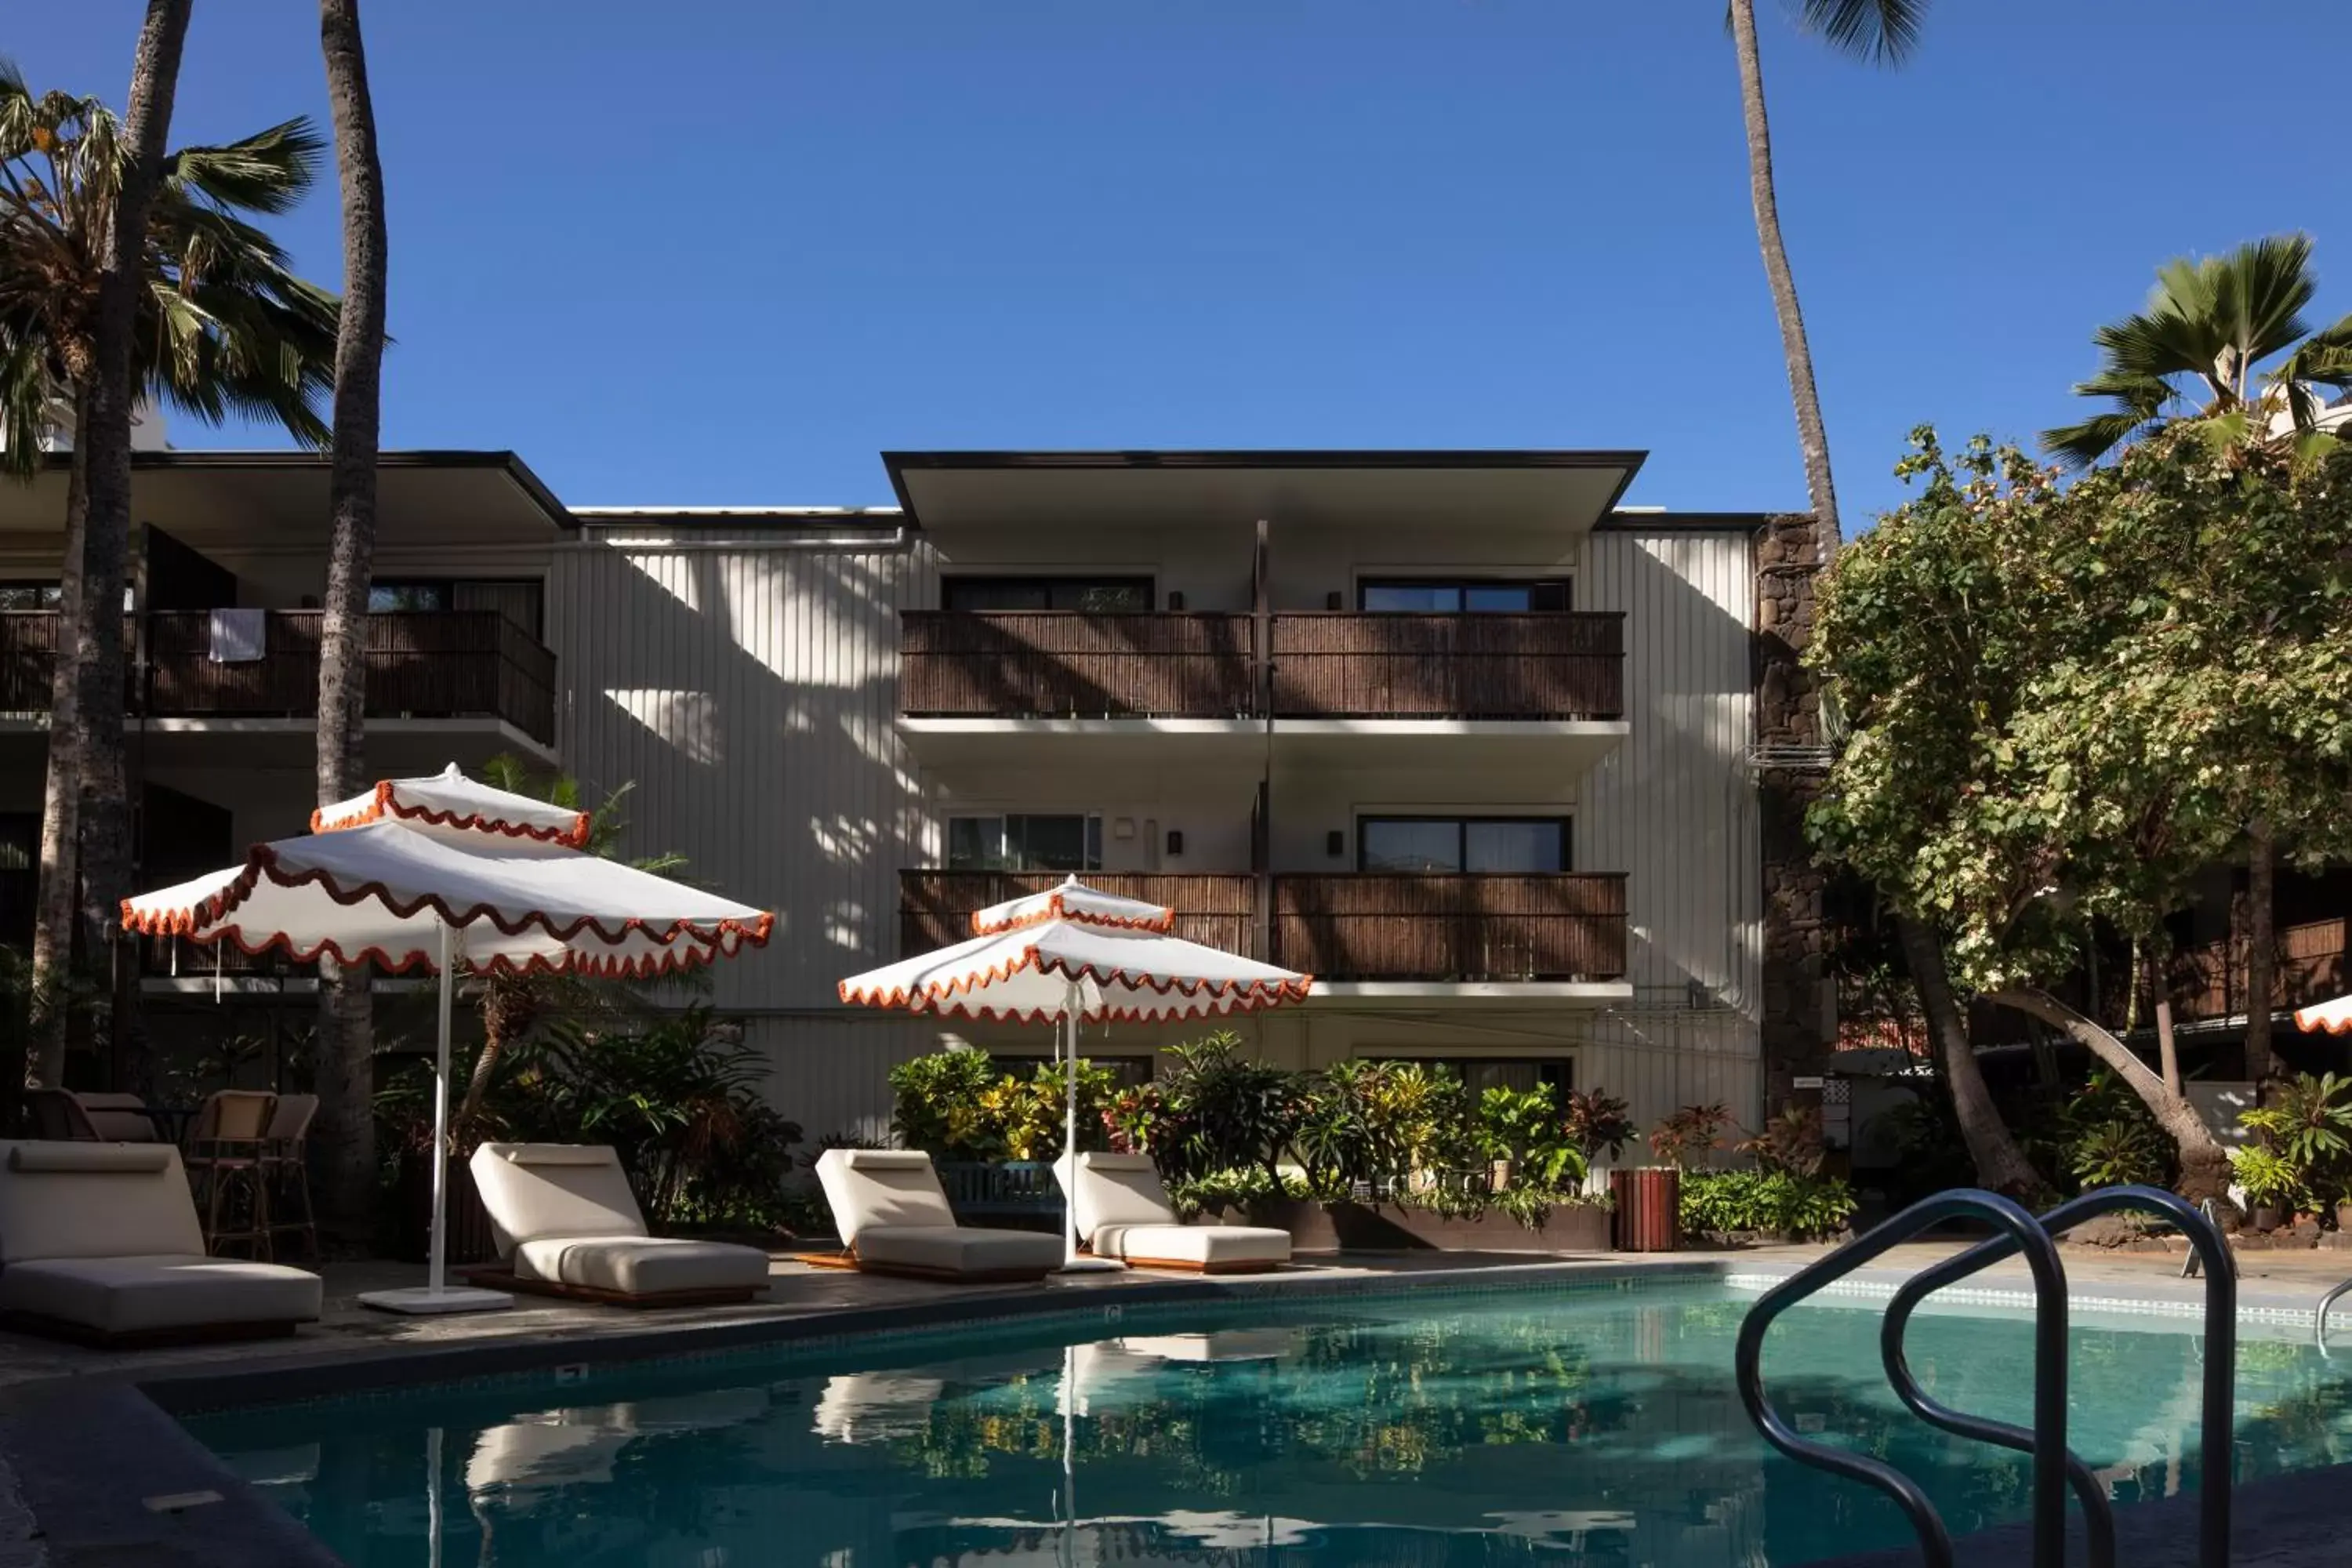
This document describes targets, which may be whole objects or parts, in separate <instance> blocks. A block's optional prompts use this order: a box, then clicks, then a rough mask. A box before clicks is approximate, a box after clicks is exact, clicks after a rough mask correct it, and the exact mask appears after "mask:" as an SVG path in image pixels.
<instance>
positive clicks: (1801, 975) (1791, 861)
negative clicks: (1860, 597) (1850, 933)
mask: <svg viewBox="0 0 2352 1568" xmlns="http://www.w3.org/2000/svg"><path fill="white" fill-rule="evenodd" d="M1818 533H1819V531H1818V530H1817V529H1816V528H1815V526H1814V522H1813V518H1812V516H1811V513H1805V512H1801V513H1794V514H1790V515H1786V516H1780V517H1775V518H1772V519H1770V520H1769V521H1767V522H1766V523H1765V525H1764V527H1763V528H1762V529H1761V530H1759V531H1758V533H1757V536H1756V662H1755V679H1756V742H1755V744H1756V763H1757V781H1756V782H1757V790H1758V795H1759V806H1760V812H1761V816H1762V828H1763V849H1764V997H1763V1017H1762V1037H1763V1047H1764V1098H1765V1105H1766V1108H1767V1109H1768V1110H1772V1109H1776V1108H1778V1107H1779V1106H1780V1104H1782V1103H1783V1102H1784V1101H1786V1100H1788V1099H1789V1098H1790V1087H1791V1086H1790V1079H1791V1078H1793V1077H1794V1076H1795V1075H1796V1074H1798V1073H1800V1072H1805V1071H1811V1070H1818V1065H1817V1058H1820V1057H1821V1056H1822V1054H1823V1053H1825V1052H1826V1051H1827V1050H1828V1049H1829V1047H1830V1043H1831V1039H1832V1035H1833V1034H1834V1031H1835V1021H1834V1019H1833V1018H1832V1005H1831V1002H1830V993H1829V991H1828V989H1827V972H1826V969H1825V966H1824V960H1823V954H1822V943H1823V939H1824V937H1825V935H1826V916H1825V912H1824V900H1825V894H1826V889H1827V882H1828V879H1827V877H1826V876H1825V875H1824V874H1823V873H1822V871H1821V870H1819V869H1818V868H1815V867H1814V865H1813V863H1812V854H1811V850H1810V849H1809V848H1808V847H1807V846H1806V843H1805V808H1806V806H1807V805H1809V804H1811V801H1812V799H1813V797H1814V796H1815V795H1817V794H1818V793H1819V791H1820V789H1821V787H1822V776H1823V773H1824V769H1825V765H1826V761H1827V754H1828V753H1827V751H1826V746H1827V735H1826V732H1825V731H1824V729H1823V726H1822V709H1821V689H1820V682H1819V681H1818V680H1817V679H1815V678H1814V676H1813V674H1812V672H1811V670H1808V669H1806V668H1804V667H1803V664H1802V662H1801V660H1802V658H1803V656H1804V651H1805V648H1806V647H1807V646H1808V645H1809V644H1810V643H1811V641H1812V636H1813V587H1814V581H1815V577H1816V574H1818V573H1819V572H1820V570H1821V566H1822V556H1821V550H1820V541H1819V538H1818Z"/></svg>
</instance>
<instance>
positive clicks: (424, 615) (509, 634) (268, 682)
mask: <svg viewBox="0 0 2352 1568" xmlns="http://www.w3.org/2000/svg"><path fill="white" fill-rule="evenodd" d="M323 620H324V614H323V612H321V611H318V610H272V611H270V612H269V618H268V626H267V627H266V630H265V635H264V637H263V645H262V646H263V650H264V651H263V655H262V657H261V658H257V659H252V660H247V661H240V662H236V663H215V662H214V660H213V658H212V657H211V655H212V633H211V617H210V616H209V615H208V614H207V613H206V612H205V611H202V610H193V611H191V610H168V611H157V612H155V613H153V614H151V615H149V616H147V617H146V621H147V626H146V658H147V663H146V671H145V674H144V677H143V679H142V678H141V677H140V676H139V675H138V672H137V671H136V670H134V671H133V672H132V678H131V679H130V680H129V681H127V682H126V688H125V689H126V690H127V692H128V693H129V697H130V703H131V710H133V711H135V712H142V713H151V714H156V715H162V716H169V717H177V718H213V717H231V716H245V717H254V718H261V717H269V718H295V719H299V718H308V717H310V716H311V715H312V714H315V713H316V712H317V711H318V709H319V641H320V631H321V623H322V622H323ZM136 630H137V628H136V627H135V626H134V627H133V628H131V632H129V633H126V635H125V638H124V641H125V645H126V647H130V646H134V645H135V642H136V637H135V633H136ZM56 658H57V616H55V614H53V613H52V612H49V611H22V610H20V611H9V612H7V613H5V614H0V711H5V712H14V713H46V712H47V711H48V709H49V681H50V672H51V671H52V669H53V668H55V665H56ZM362 658H363V659H364V660H365V662H366V681H367V712H368V716H369V717H370V718H404V717H406V718H420V719H425V718H429V719H452V718H490V719H503V720H505V721H507V722H509V723H510V724H512V725H514V726H515V727H516V728H517V729H519V730H520V731H523V732H524V733H525V734H527V735H530V737H531V738H532V739H534V740H538V741H552V740H553V739H554V738H555V656H554V655H553V654H552V653H551V652H549V651H548V650H547V648H546V647H543V646H541V644H540V643H539V642H538V641H536V640H535V639H534V638H532V637H530V635H529V634H528V633H526V632H525V631H524V630H523V629H522V628H521V627H520V626H517V625H515V623H514V622H513V621H511V620H509V619H508V618H507V617H506V616H504V615H502V614H500V613H499V612H498V611H495V610H455V611H445V612H424V611H401V612H394V613H389V614H380V615H373V616H369V617H368V620H367V642H366V646H365V647H364V649H363V650H362Z"/></svg>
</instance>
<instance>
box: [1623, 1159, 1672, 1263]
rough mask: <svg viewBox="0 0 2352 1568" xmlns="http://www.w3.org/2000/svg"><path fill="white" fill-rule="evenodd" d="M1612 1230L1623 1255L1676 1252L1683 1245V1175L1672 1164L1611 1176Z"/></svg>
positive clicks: (1647, 1167) (1646, 1167)
mask: <svg viewBox="0 0 2352 1568" xmlns="http://www.w3.org/2000/svg"><path fill="white" fill-rule="evenodd" d="M1609 1197H1610V1201H1611V1203H1612V1205H1614V1206H1615V1208H1616V1211H1617V1217H1616V1222H1615V1224H1614V1226H1612V1231H1613V1233H1614V1237H1615V1239H1616V1243H1617V1250H1618V1251H1620V1252H1673V1251H1675V1250H1677V1249H1679V1248H1680V1247H1681V1246H1682V1235H1683V1226H1682V1202H1683V1173H1681V1172H1680V1171H1678V1170H1676V1169H1675V1167H1673V1166H1672V1165H1664V1166H1645V1167H1643V1168H1642V1169H1640V1170H1634V1171H1612V1172H1610V1173H1609Z"/></svg>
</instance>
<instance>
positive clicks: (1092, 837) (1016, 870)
mask: <svg viewBox="0 0 2352 1568" xmlns="http://www.w3.org/2000/svg"><path fill="white" fill-rule="evenodd" d="M1015 817H1018V818H1021V819H1023V820H1024V821H1026V820H1028V819H1031V818H1037V817H1067V818H1070V819H1073V820H1075V821H1076V822H1077V823H1078V825H1079V826H1078V844H1079V848H1078V858H1079V859H1081V860H1090V861H1092V862H1093V864H1092V865H1087V866H1080V867H1077V868H1076V871H1075V874H1076V875H1078V876H1085V875H1086V874H1087V873H1088V872H1093V871H1099V870H1101V869H1102V858H1103V847H1102V841H1103V814H1102V813H1101V812H1099V811H951V812H949V813H948V814H947V815H946V816H945V817H943V818H942V819H941V826H942V829H943V832H944V834H945V843H946V847H947V849H948V854H947V860H948V869H950V870H951V871H1005V872H1009V873H1011V874H1013V875H1014V876H1024V875H1025V876H1046V875H1051V874H1054V873H1055V872H1063V873H1065V874H1070V873H1069V868H1064V867H1055V866H1045V867H1036V866H958V865H956V864H955V855H954V849H953V846H954V843H955V827H954V824H956V823H958V822H999V823H1005V822H1011V821H1012V820H1013V819H1014V818H1015Z"/></svg>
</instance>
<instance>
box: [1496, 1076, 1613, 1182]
mask: <svg viewBox="0 0 2352 1568" xmlns="http://www.w3.org/2000/svg"><path fill="white" fill-rule="evenodd" d="M1477 1114H1478V1125H1477V1144H1478V1148H1479V1151H1480V1152H1482V1153H1484V1154H1485V1155H1486V1157H1487V1158H1489V1159H1493V1160H1508V1161H1510V1162H1511V1163H1513V1165H1514V1166H1515V1167H1517V1168H1516V1169H1514V1171H1513V1172H1512V1174H1511V1181H1510V1186H1511V1187H1513V1188H1517V1187H1529V1186H1531V1187H1536V1188H1538V1189H1540V1190H1543V1191H1546V1192H1550V1191H1554V1190H1557V1189H1559V1188H1560V1187H1561V1186H1563V1185H1565V1184H1581V1183H1582V1181H1583V1180H1584V1176H1585V1173H1586V1171H1587V1169H1588V1168H1589V1167H1588V1165H1587V1163H1586V1160H1585V1157H1584V1152H1583V1151H1582V1150H1581V1149H1580V1148H1579V1147H1578V1146H1577V1144H1576V1143H1575V1142H1574V1141H1573V1140H1572V1139H1570V1136H1569V1133H1568V1129H1567V1126H1566V1124H1565V1123H1564V1121H1563V1120H1562V1118H1561V1116H1560V1113H1559V1110H1558V1109H1557V1108H1556V1107H1555V1106H1554V1105H1553V1103H1552V1086H1551V1085H1549V1084H1548V1083H1539V1084H1538V1085H1536V1086H1535V1087H1534V1088H1533V1089H1509V1088H1507V1087H1504V1086H1502V1085H1496V1087H1495V1088H1492V1089H1488V1090H1486V1093H1485V1094H1483V1095H1481V1096H1479V1097H1478V1113H1477Z"/></svg>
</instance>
